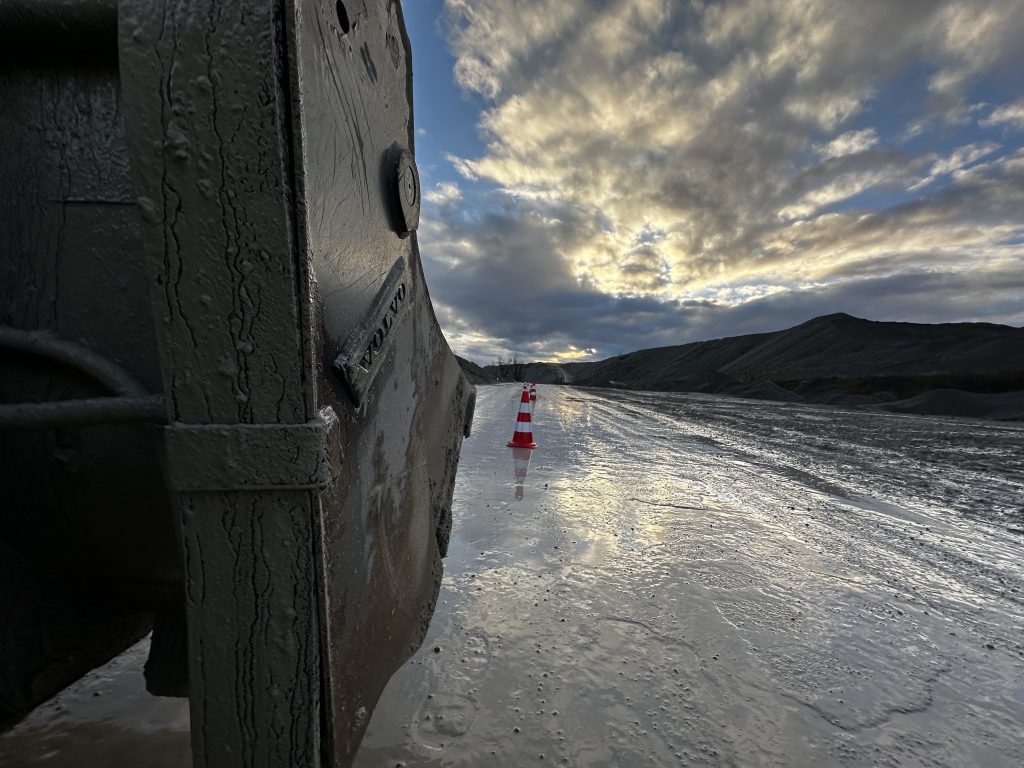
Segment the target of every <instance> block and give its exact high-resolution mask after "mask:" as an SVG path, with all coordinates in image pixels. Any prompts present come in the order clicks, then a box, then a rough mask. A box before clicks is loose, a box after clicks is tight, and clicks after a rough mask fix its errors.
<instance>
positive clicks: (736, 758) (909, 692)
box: [0, 386, 1024, 768]
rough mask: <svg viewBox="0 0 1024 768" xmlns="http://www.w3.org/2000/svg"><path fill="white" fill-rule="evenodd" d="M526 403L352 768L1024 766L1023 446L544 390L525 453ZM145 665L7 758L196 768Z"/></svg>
mask: <svg viewBox="0 0 1024 768" xmlns="http://www.w3.org/2000/svg"><path fill="white" fill-rule="evenodd" d="M518 394H519V390H518V389H517V388H516V387H514V386H493V387H481V388H480V394H479V401H478V404H477V415H476V421H475V424H474V434H473V438H472V439H471V440H469V441H467V442H466V443H465V445H464V448H463V459H462V464H461V466H460V469H459V476H458V484H457V487H456V491H455V499H456V505H455V511H454V512H455V525H454V530H453V534H452V541H451V547H450V551H449V555H448V560H447V562H446V572H445V579H444V584H443V587H442V593H441V598H440V602H439V604H438V607H437V611H436V613H435V616H434V621H433V623H432V624H431V628H430V631H429V633H428V636H427V640H426V642H425V643H424V646H423V648H422V649H421V651H420V652H419V653H417V654H416V656H415V657H414V658H413V659H412V660H411V661H410V662H409V663H408V664H407V665H406V666H405V667H404V668H403V669H402V670H400V671H399V673H398V674H397V675H396V676H395V677H394V678H393V679H392V681H391V683H390V684H389V686H388V688H387V690H386V691H385V694H384V697H383V698H382V699H381V702H380V704H379V706H378V708H377V711H376V713H375V714H374V717H373V720H372V722H371V724H370V728H369V731H368V733H367V736H366V739H365V741H364V743H363V747H362V751H361V752H360V755H359V757H358V759H357V763H356V765H357V766H358V768H371V767H374V768H375V767H377V766H395V765H403V766H407V767H408V768H412V766H466V767H467V768H468V767H469V766H483V765H501V766H522V765H574V766H593V767H597V766H640V765H644V766H648V765H653V766H675V765H707V766H730V765H737V766H813V765H840V766H868V765H872V766H874V765H881V766H897V765H899V766H957V767H961V766H986V768H987V767H998V766H1014V767H1016V766H1019V765H1022V764H1024V742H1022V739H1021V734H1022V726H1021V723H1024V428H1022V427H1021V426H1020V425H1016V426H1014V425H1006V424H994V423H985V422H976V421H968V420H958V419H947V418H937V417H921V416H899V415H890V414H874V413H863V412H859V413H858V412H847V411H843V410H839V409H832V408H811V407H805V406H791V405H786V404H781V403H764V402H757V401H750V400H732V399H726V398H713V397H702V396H695V395H675V394H669V395H665V394H657V395H652V394H638V393H619V392H608V391H592V390H580V389H569V388H560V387H552V386H542V387H541V388H540V399H539V400H538V402H537V406H536V412H535V415H534V437H535V439H536V440H537V441H538V442H539V443H540V447H539V448H538V449H537V450H535V451H533V452H532V454H531V453H530V452H525V453H526V454H527V455H526V456H524V455H522V453H523V452H518V453H520V455H518V456H514V455H513V451H511V450H510V449H508V448H506V447H505V442H506V441H507V440H508V439H509V437H510V436H511V434H512V429H513V425H514V420H515V414H516V411H517V403H518ZM527 459H528V462H529V463H528V464H527V463H526V462H527ZM517 497H518V498H517ZM134 653H135V656H134V657H133V656H132V652H129V654H126V656H123V657H121V659H119V660H117V661H116V662H115V664H119V665H120V666H118V667H114V668H106V669H105V670H101V671H100V672H99V673H98V674H99V679H98V680H97V681H96V682H93V683H90V682H88V681H86V682H84V683H81V684H79V686H77V688H76V689H73V690H69V691H66V692H65V693H64V694H62V695H61V698H60V699H59V700H58V701H57V702H56V703H55V702H51V703H50V704H47V705H44V707H41V708H40V709H39V710H37V712H36V713H34V714H33V715H32V716H31V717H30V718H29V720H27V721H26V722H24V723H23V724H22V725H21V726H19V727H18V728H17V729H16V730H15V731H14V732H12V733H10V734H8V735H6V736H3V737H0V764H2V765H26V766H29V765H33V766H34V765H46V766H72V765H74V766H80V765H90V766H94V765H95V766H103V765H111V766H120V765H138V764H142V763H144V764H146V765H152V766H158V767H159V768H162V767H163V766H168V767H170V766H184V765H187V713H186V708H185V707H184V705H183V704H181V703H176V702H166V701H161V700H157V699H151V698H148V697H146V696H145V695H144V694H142V693H141V669H140V668H141V660H142V658H143V656H142V654H141V651H135V652H134ZM135 676H137V677H138V680H139V682H138V683H137V684H131V685H130V684H129V681H131V680H132V679H134V677H135ZM90 686H92V687H90ZM133 688H135V689H137V690H136V692H135V693H132V692H131V689H133ZM97 690H99V691H100V692H101V695H100V696H92V695H91V694H92V693H93V692H95V691H97ZM118 693H120V694H126V695H115V694H118ZM58 706H59V707H60V708H59V709H58V708H57V707H58ZM140 755H146V759H145V760H143V761H141V763H140V760H139V757H140ZM129 758H134V760H133V761H129Z"/></svg>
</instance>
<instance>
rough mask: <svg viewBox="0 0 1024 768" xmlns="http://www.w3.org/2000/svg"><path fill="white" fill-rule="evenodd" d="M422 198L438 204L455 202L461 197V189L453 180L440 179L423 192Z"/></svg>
mask: <svg viewBox="0 0 1024 768" xmlns="http://www.w3.org/2000/svg"><path fill="white" fill-rule="evenodd" d="M423 199H424V200H426V201H428V202H431V203H438V204H441V205H443V204H445V203H457V202H458V201H459V200H461V199H462V190H461V189H459V185H458V184H456V183H455V182H453V181H442V182H438V183H437V184H435V185H434V188H433V189H430V190H427V191H426V192H424V193H423Z"/></svg>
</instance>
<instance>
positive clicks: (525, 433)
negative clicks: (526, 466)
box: [508, 384, 537, 448]
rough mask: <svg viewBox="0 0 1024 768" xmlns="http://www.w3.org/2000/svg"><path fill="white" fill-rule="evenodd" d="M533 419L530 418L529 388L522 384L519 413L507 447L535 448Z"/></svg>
mask: <svg viewBox="0 0 1024 768" xmlns="http://www.w3.org/2000/svg"><path fill="white" fill-rule="evenodd" d="M532 421H533V420H532V419H531V418H530V390H529V385H528V384H523V395H522V397H520V398H519V415H518V416H516V431H515V432H513V433H512V439H511V440H509V441H508V447H509V448H536V447H537V444H536V443H535V442H533V426H532V424H531V422H532Z"/></svg>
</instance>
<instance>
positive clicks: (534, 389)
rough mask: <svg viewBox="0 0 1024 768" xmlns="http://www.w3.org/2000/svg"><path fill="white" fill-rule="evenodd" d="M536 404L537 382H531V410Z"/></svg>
mask: <svg viewBox="0 0 1024 768" xmlns="http://www.w3.org/2000/svg"><path fill="white" fill-rule="evenodd" d="M535 402H537V382H536V381H531V382H530V407H531V408H532V407H533V404H534V403H535Z"/></svg>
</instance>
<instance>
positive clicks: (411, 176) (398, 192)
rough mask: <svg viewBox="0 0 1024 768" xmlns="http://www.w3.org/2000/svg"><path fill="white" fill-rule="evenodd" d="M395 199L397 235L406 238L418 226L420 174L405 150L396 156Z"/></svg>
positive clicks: (414, 161)
mask: <svg viewBox="0 0 1024 768" xmlns="http://www.w3.org/2000/svg"><path fill="white" fill-rule="evenodd" d="M394 183H395V197H396V198H397V202H398V214H399V216H398V234H399V236H400V237H406V236H408V234H409V233H410V232H415V231H416V228H417V227H418V226H419V225H420V172H419V171H418V170H416V160H415V158H414V157H413V156H412V152H410V151H409V150H407V149H403V150H401V152H400V153H399V154H398V163H397V166H396V168H395V182H394Z"/></svg>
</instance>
